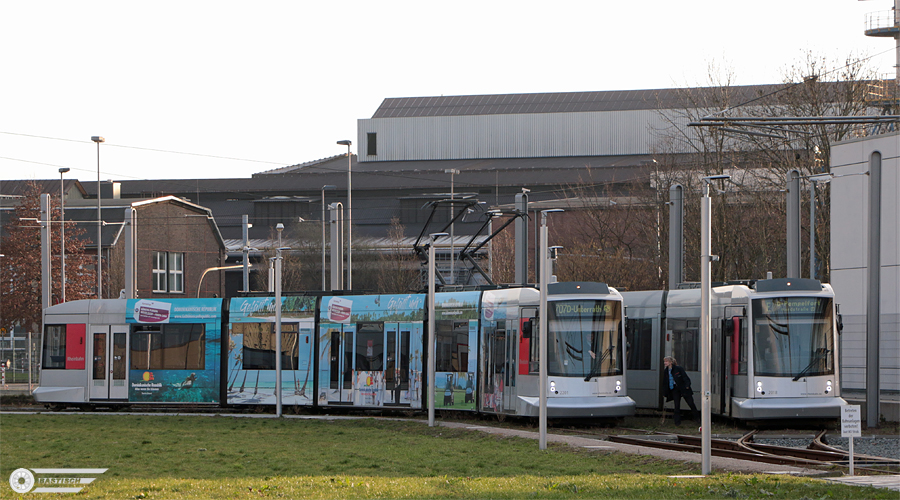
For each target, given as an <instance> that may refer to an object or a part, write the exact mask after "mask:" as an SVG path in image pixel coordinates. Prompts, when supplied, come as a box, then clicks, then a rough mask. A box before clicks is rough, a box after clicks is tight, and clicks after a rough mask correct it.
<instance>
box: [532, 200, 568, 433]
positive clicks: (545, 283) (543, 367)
mask: <svg viewBox="0 0 900 500" xmlns="http://www.w3.org/2000/svg"><path fill="white" fill-rule="evenodd" d="M562 211H563V210H562V209H561V208H553V209H550V210H541V259H540V266H541V269H540V271H541V272H540V274H541V280H540V285H541V298H540V300H541V303H540V309H539V312H538V316H540V320H539V322H538V323H539V325H538V357H539V358H540V359H539V360H538V372H539V379H540V380H539V384H538V387H539V389H538V390H539V391H540V393H541V395H540V398H539V409H538V427H539V431H540V432H539V434H540V439H539V443H538V448H539V449H541V450H546V449H547V336H548V334H549V331H548V327H547V325H548V321H547V320H548V317H549V314H550V313H549V308H548V307H547V291H548V290H547V288H548V287H549V286H550V267H551V260H550V249H549V245H550V244H549V239H550V237H549V231H548V229H547V216H548V215H549V214H551V213H553V212H562Z"/></svg>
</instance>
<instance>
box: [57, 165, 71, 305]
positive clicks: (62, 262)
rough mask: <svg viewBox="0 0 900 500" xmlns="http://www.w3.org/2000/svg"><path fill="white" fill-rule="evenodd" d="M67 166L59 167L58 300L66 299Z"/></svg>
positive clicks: (63, 300)
mask: <svg viewBox="0 0 900 500" xmlns="http://www.w3.org/2000/svg"><path fill="white" fill-rule="evenodd" d="M68 171H69V167H62V168H60V169H59V269H60V274H59V276H60V278H59V301H60V302H65V301H66V185H65V182H64V181H63V174H64V173H66V172H68Z"/></svg>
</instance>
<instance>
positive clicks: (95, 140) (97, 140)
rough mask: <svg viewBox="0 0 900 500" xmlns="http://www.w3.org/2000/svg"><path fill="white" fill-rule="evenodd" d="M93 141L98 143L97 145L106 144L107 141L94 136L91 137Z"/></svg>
mask: <svg viewBox="0 0 900 500" xmlns="http://www.w3.org/2000/svg"><path fill="white" fill-rule="evenodd" d="M91 140H92V141H94V142H96V143H101V142H106V139H104V138H102V137H100V136H99V135H93V136H91Z"/></svg>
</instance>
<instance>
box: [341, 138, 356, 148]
mask: <svg viewBox="0 0 900 500" xmlns="http://www.w3.org/2000/svg"><path fill="white" fill-rule="evenodd" d="M337 143H338V144H340V145H341V146H347V147H350V145H351V144H353V142H351V141H350V139H344V140H343V141H337Z"/></svg>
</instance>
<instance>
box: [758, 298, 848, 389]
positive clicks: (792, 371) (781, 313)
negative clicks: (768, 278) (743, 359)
mask: <svg viewBox="0 0 900 500" xmlns="http://www.w3.org/2000/svg"><path fill="white" fill-rule="evenodd" d="M833 309H834V308H833V307H832V299H830V298H815V297H778V298H774V299H755V300H753V318H754V319H753V342H754V347H755V349H754V353H755V355H754V361H755V371H756V374H757V375H763V376H772V377H792V378H793V379H794V380H799V379H800V378H801V377H805V376H811V375H830V374H833V373H834V329H833V327H832V325H833V324H834V321H833V319H834V317H833V312H832V311H833Z"/></svg>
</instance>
